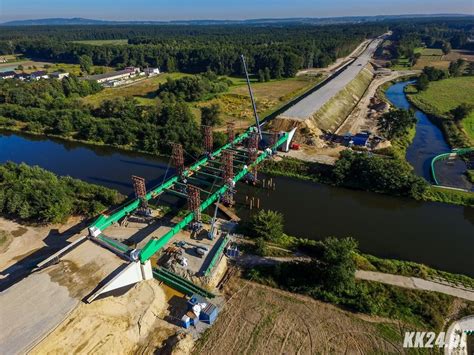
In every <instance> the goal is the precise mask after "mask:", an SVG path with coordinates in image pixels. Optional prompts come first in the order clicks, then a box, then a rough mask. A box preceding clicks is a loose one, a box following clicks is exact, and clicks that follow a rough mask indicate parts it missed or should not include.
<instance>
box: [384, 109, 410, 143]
mask: <svg viewBox="0 0 474 355" xmlns="http://www.w3.org/2000/svg"><path fill="white" fill-rule="evenodd" d="M415 124H416V117H415V114H414V113H413V111H409V110H403V109H392V110H390V111H389V112H386V113H384V114H383V115H382V116H381V117H380V119H379V122H378V128H379V129H380V130H381V131H382V132H383V134H384V136H385V137H386V138H387V139H393V138H400V137H402V136H404V135H405V134H407V133H408V131H409V130H410V129H411V128H412V127H413V126H414V125H415Z"/></svg>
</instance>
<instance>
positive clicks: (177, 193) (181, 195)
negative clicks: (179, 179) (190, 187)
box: [165, 189, 188, 199]
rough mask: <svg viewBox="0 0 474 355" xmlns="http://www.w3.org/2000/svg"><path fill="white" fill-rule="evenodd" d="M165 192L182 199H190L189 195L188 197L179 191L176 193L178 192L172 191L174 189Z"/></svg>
mask: <svg viewBox="0 0 474 355" xmlns="http://www.w3.org/2000/svg"><path fill="white" fill-rule="evenodd" d="M165 192H168V193H170V194H172V195H176V196H178V197H182V198H186V199H187V198H188V195H186V194H185V193H184V192H179V191H176V190H172V189H166V190H165Z"/></svg>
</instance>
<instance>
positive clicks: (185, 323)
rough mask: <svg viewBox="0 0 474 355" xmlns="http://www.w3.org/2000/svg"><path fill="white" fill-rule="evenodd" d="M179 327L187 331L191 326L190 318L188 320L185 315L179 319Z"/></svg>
mask: <svg viewBox="0 0 474 355" xmlns="http://www.w3.org/2000/svg"><path fill="white" fill-rule="evenodd" d="M181 326H182V327H183V328H185V329H188V328H189V327H190V326H191V318H189V317H188V316H187V315H184V316H183V318H181Z"/></svg>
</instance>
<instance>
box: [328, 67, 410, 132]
mask: <svg viewBox="0 0 474 355" xmlns="http://www.w3.org/2000/svg"><path fill="white" fill-rule="evenodd" d="M418 73H419V71H417V70H405V71H393V72H391V73H390V74H389V75H383V76H376V77H375V78H374V80H372V82H371V83H370V85H369V87H368V88H367V90H366V92H365V94H364V96H363V97H362V98H361V99H360V101H359V103H358V104H357V106H356V107H355V108H354V110H352V112H351V114H350V115H349V116H348V117H347V118H346V120H345V121H344V123H343V124H342V125H341V126H340V127H339V128H338V129H337V130H336V132H335V133H336V134H339V135H341V134H345V133H347V132H350V133H352V134H356V133H359V132H360V131H362V130H371V131H373V132H374V133H375V132H376V126H377V122H376V120H373V119H370V118H369V110H370V109H369V105H370V100H371V99H372V98H373V97H375V95H376V93H377V89H378V88H379V87H380V86H381V85H383V84H385V83H387V82H389V81H392V80H395V79H397V78H400V77H403V76H409V75H415V74H418Z"/></svg>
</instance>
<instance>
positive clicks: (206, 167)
mask: <svg viewBox="0 0 474 355" xmlns="http://www.w3.org/2000/svg"><path fill="white" fill-rule="evenodd" d="M202 169H211V170H215V171H218V172H220V173H222V172H223V171H224V170H222V169H218V168H215V167H213V166H209V165H204V166H201V169H199V170H198V171H202Z"/></svg>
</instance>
